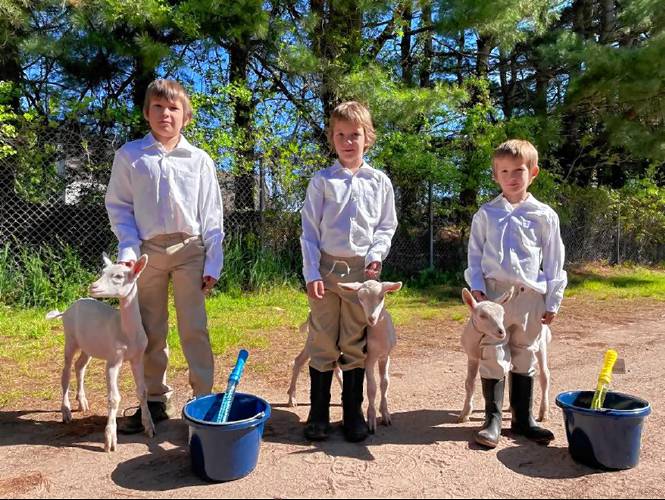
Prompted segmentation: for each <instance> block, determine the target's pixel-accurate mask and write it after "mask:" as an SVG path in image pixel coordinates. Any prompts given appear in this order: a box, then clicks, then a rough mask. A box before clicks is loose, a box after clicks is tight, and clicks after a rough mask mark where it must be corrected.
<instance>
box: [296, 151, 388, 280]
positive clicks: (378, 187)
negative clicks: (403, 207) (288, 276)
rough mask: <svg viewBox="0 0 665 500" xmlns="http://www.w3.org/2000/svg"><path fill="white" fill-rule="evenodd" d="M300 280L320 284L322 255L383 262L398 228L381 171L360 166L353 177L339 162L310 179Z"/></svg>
mask: <svg viewBox="0 0 665 500" xmlns="http://www.w3.org/2000/svg"><path fill="white" fill-rule="evenodd" d="M300 213H301V218H302V234H301V236H300V246H301V249H302V259H303V275H304V277H305V281H306V282H307V283H309V282H311V281H315V280H320V279H321V274H320V273H319V263H320V260H321V251H324V252H326V253H327V254H329V255H333V256H335V257H365V265H368V264H369V263H370V262H374V261H378V262H382V261H383V260H384V259H385V258H386V257H387V255H388V252H389V251H390V242H391V240H392V237H393V235H394V234H395V230H396V229H397V214H396V212H395V194H394V192H393V186H392V183H391V182H390V179H389V178H388V176H387V175H386V174H384V173H383V172H381V171H379V170H376V169H374V168H372V167H370V166H369V165H368V164H367V163H364V162H363V164H362V165H361V167H360V169H358V171H357V172H356V173H355V174H352V173H351V171H350V170H348V169H346V168H344V167H343V166H342V164H341V163H339V161H337V162H335V164H334V165H332V166H331V167H328V168H326V169H324V170H320V171H318V172H316V173H315V174H314V177H312V180H311V181H310V183H309V186H308V187H307V195H306V196H305V204H304V205H303V207H302V210H301V212H300Z"/></svg>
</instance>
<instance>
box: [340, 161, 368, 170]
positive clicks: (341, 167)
mask: <svg viewBox="0 0 665 500" xmlns="http://www.w3.org/2000/svg"><path fill="white" fill-rule="evenodd" d="M363 168H364V169H368V168H369V165H368V164H367V162H366V161H365V160H363V162H362V163H361V165H360V168H359V169H358V171H360V170H361V169H363ZM340 170H344V171H348V169H347V168H346V167H345V166H344V165H342V164H341V163H340V161H339V160H335V163H334V164H333V166H332V173H337V172H339V171H340Z"/></svg>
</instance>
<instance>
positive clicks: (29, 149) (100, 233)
mask: <svg viewBox="0 0 665 500" xmlns="http://www.w3.org/2000/svg"><path fill="white" fill-rule="evenodd" d="M122 142H124V141H121V140H120V139H119V138H117V137H114V138H110V139H107V138H100V137H99V136H91V135H89V134H84V133H83V132H80V131H79V132H73V131H72V129H71V127H60V128H47V129H43V130H39V131H38V132H34V133H31V132H29V131H28V132H27V133H25V134H21V135H19V136H18V137H17V138H16V139H15V140H13V141H12V142H11V143H10V144H9V145H10V146H11V147H12V149H13V150H14V153H13V154H9V155H6V156H4V157H1V158H0V246H1V247H4V246H5V245H10V246H12V247H16V246H18V247H20V248H28V249H30V248H35V249H37V248H41V247H44V246H51V247H58V246H60V245H68V246H70V247H72V248H74V249H75V250H76V251H77V253H78V255H79V257H80V259H81V260H82V262H84V263H85V264H86V265H90V266H94V267H97V266H98V263H99V259H100V256H101V253H102V252H104V251H106V252H108V253H110V254H113V253H114V252H115V248H116V240H115V236H114V235H113V233H112V232H111V229H110V226H109V222H108V217H107V214H106V210H105V208H104V192H105V187H106V184H107V182H108V177H109V175H110V171H111V164H112V161H113V154H114V151H115V149H117V148H118V147H119V146H120V145H121V144H122ZM259 170H260V171H259V172H258V174H256V175H254V174H249V177H248V174H245V175H244V179H241V182H239V179H238V176H236V175H233V174H232V173H230V172H228V171H223V170H220V171H219V176H218V180H219V183H220V187H221V191H222V195H223V203H224V212H225V221H224V223H225V232H226V235H227V237H226V238H227V239H226V242H227V245H228V244H229V243H230V242H233V241H234V240H236V239H237V240H241V239H242V238H247V237H250V238H252V239H253V241H254V242H258V244H259V245H260V246H261V248H264V249H267V250H268V251H274V252H280V253H282V254H283V255H287V256H288V257H289V258H288V265H289V266H291V267H292V271H293V272H294V273H296V274H299V272H300V245H299V234H300V215H299V212H298V208H299V205H298V203H299V202H300V200H302V197H303V196H304V193H303V192H298V191H291V192H289V193H286V194H285V192H284V189H281V188H280V186H278V185H277V184H278V182H279V180H278V179H276V178H272V177H271V176H270V174H269V172H264V171H263V169H262V168H260V169H259ZM300 189H301V190H302V187H300ZM246 190H249V192H248V191H246ZM395 191H396V195H397V198H398V201H399V195H400V187H399V186H395ZM285 197H287V198H289V200H290V201H288V203H285ZM237 199H243V200H244V202H243V203H244V206H243V208H239V207H238V206H237V203H236V200H237ZM247 199H249V200H250V201H251V200H253V204H252V203H250V204H249V206H248V204H247ZM445 202H446V200H436V199H433V200H432V206H431V208H430V205H428V204H427V203H424V204H422V205H420V206H419V208H418V210H419V211H420V212H419V213H417V214H409V215H410V216H409V217H407V218H404V217H403V216H404V214H399V220H400V227H399V229H398V232H397V234H396V235H395V238H394V240H393V247H392V250H391V253H390V256H389V258H388V260H387V262H386V266H387V267H388V266H389V267H390V268H391V269H392V270H393V271H394V272H395V273H397V274H399V275H402V276H409V275H413V274H415V273H417V272H419V271H422V270H426V269H430V268H434V269H436V270H441V271H459V270H460V269H463V268H464V266H465V263H466V242H467V237H468V225H460V224H456V223H454V222H453V221H452V220H451V219H448V218H446V217H442V216H439V215H437V213H438V212H437V210H436V209H437V207H440V206H441V205H442V204H444V203H445ZM398 205H399V203H398ZM568 212H569V213H570V214H571V215H570V216H569V217H567V220H564V219H563V218H562V228H561V229H562V236H563V240H564V243H565V245H566V252H567V261H568V263H580V262H586V261H604V262H608V263H620V262H626V261H631V262H636V263H642V264H654V263H662V262H663V261H665V248H664V247H663V245H659V244H655V243H654V244H650V243H649V242H648V241H645V240H644V239H639V238H636V237H635V235H634V234H632V233H631V232H630V231H626V230H625V229H624V228H623V227H622V219H621V216H620V215H621V214H620V213H618V212H613V211H607V210H605V211H602V210H601V211H598V210H595V211H594V210H587V209H585V208H584V207H580V209H579V210H575V209H573V210H568ZM405 219H407V220H409V221H411V222H409V223H403V220H405ZM414 221H415V222H414Z"/></svg>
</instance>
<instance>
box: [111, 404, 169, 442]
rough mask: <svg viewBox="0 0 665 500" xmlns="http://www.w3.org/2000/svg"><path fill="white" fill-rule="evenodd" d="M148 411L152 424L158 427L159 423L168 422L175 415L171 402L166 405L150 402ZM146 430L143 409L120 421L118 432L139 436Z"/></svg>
mask: <svg viewBox="0 0 665 500" xmlns="http://www.w3.org/2000/svg"><path fill="white" fill-rule="evenodd" d="M148 410H150V417H152V422H153V423H154V424H155V425H157V423H158V422H161V421H163V420H168V419H169V418H172V417H173V415H175V410H174V408H173V404H172V403H171V402H170V401H168V402H166V403H162V402H161V401H148ZM144 430H145V429H144V428H143V421H142V420H141V408H139V409H138V410H136V412H134V414H133V415H130V416H129V417H125V418H123V419H121V420H119V421H118V432H119V433H120V434H138V433H139V432H143V431H144Z"/></svg>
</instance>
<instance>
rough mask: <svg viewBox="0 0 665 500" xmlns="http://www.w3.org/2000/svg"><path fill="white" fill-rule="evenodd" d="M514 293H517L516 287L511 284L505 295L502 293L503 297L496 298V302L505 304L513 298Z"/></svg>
mask: <svg viewBox="0 0 665 500" xmlns="http://www.w3.org/2000/svg"><path fill="white" fill-rule="evenodd" d="M514 293H515V287H513V286H511V287H510V289H509V290H508V291H506V292H505V293H504V294H503V295H501V297H499V298H498V299H496V300H495V301H494V302H496V303H497V304H501V305H503V304H505V303H506V302H508V301H509V300H510V299H512V298H513V294H514Z"/></svg>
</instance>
